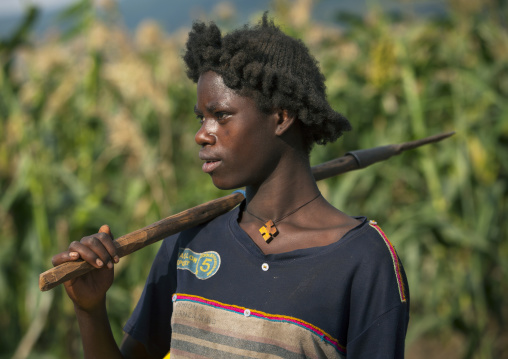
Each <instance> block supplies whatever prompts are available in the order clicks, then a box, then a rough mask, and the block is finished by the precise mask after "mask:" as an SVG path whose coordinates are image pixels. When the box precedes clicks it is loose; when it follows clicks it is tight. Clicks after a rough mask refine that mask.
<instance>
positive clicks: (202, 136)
mask: <svg viewBox="0 0 508 359" xmlns="http://www.w3.org/2000/svg"><path fill="white" fill-rule="evenodd" d="M194 140H195V141H196V143H197V144H198V145H200V146H206V145H213V144H215V136H214V135H213V134H212V133H211V131H210V128H209V126H208V123H207V121H206V120H203V123H202V124H201V127H200V128H199V130H198V132H196V136H194Z"/></svg>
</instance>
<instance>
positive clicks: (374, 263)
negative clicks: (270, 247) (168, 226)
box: [125, 208, 409, 359]
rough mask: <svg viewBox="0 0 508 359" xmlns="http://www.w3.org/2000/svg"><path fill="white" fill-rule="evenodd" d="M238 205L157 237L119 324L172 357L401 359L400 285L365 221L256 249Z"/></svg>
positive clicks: (404, 304)
mask: <svg viewBox="0 0 508 359" xmlns="http://www.w3.org/2000/svg"><path fill="white" fill-rule="evenodd" d="M238 215H239V209H238V208H237V209H235V210H233V211H231V212H229V213H227V214H225V215H223V216H220V217H218V218H216V219H214V220H212V221H210V222H209V223H207V224H205V225H201V226H198V227H195V228H192V229H190V230H187V231H184V232H182V233H180V234H178V235H175V236H172V237H169V238H167V239H165V240H164V242H163V244H162V246H161V248H160V250H159V253H158V255H157V257H156V259H155V261H154V263H153V265H152V269H151V272H150V275H149V278H148V280H147V282H146V285H145V289H144V291H143V294H142V296H141V299H140V301H139V303H138V305H137V306H136V309H135V310H134V312H133V314H132V316H131V318H130V319H129V321H128V322H127V324H126V326H125V331H126V332H127V333H128V334H129V335H131V336H132V337H133V338H134V339H136V340H138V341H140V342H142V343H143V344H144V345H145V346H146V348H147V350H148V351H149V352H150V353H152V354H155V355H158V356H160V357H161V358H162V357H164V356H165V355H166V354H167V353H168V352H169V351H170V350H171V359H176V358H346V357H348V358H369V359H370V358H402V357H403V356H404V339H405V334H406V329H407V324H408V320H409V313H408V311H409V291H408V286H407V281H406V278H405V274H404V269H403V267H402V264H401V262H400V260H399V258H398V256H397V253H396V252H395V249H394V247H393V245H392V244H391V243H390V241H389V240H388V238H387V237H386V235H385V234H384V233H383V231H382V230H381V229H380V228H379V226H378V225H377V224H376V223H375V222H373V221H368V220H366V219H365V218H359V219H360V220H361V224H360V225H358V226H357V227H356V228H354V229H352V230H351V231H350V232H348V233H347V234H346V235H345V236H344V237H342V238H341V239H340V240H338V241H337V242H335V243H332V244H330V245H327V246H323V247H314V248H307V249H299V250H295V251H292V252H288V253H281V254H270V255H265V254H263V253H262V252H261V251H260V249H259V248H258V247H257V246H256V245H255V244H254V242H253V241H252V240H251V239H250V238H249V236H248V235H247V234H246V233H245V232H244V231H243V230H242V229H241V228H240V226H239V225H238V222H237V218H238Z"/></svg>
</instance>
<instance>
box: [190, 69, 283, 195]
mask: <svg viewBox="0 0 508 359" xmlns="http://www.w3.org/2000/svg"><path fill="white" fill-rule="evenodd" d="M194 112H195V113H196V116H197V117H198V119H199V120H200V121H201V128H200V129H199V131H198V132H197V133H196V136H195V140H196V143H197V144H198V145H200V146H201V150H200V151H199V158H200V159H202V160H203V161H205V163H204V164H203V171H204V172H206V173H208V174H210V176H211V177H212V181H213V183H214V185H215V186H216V187H218V188H220V189H233V188H239V187H244V186H251V185H260V184H261V183H262V182H263V181H265V180H266V179H267V178H268V177H269V176H270V174H271V173H272V172H273V170H274V169H275V167H276V165H277V162H278V159H279V154H278V152H279V151H278V150H277V145H276V143H277V136H276V134H275V129H276V126H277V113H276V112H275V113H273V114H268V115H267V114H265V113H263V112H261V111H260V110H259V108H258V106H257V105H256V103H255V102H254V100H253V99H252V98H250V97H245V96H240V95H238V94H236V93H235V91H234V90H232V89H230V88H229V87H227V86H226V85H225V84H224V82H223V80H222V77H221V76H220V75H218V74H216V73H215V72H212V71H208V72H205V73H203V74H202V75H201V76H200V78H199V80H198V84H197V103H196V106H195V107H194Z"/></svg>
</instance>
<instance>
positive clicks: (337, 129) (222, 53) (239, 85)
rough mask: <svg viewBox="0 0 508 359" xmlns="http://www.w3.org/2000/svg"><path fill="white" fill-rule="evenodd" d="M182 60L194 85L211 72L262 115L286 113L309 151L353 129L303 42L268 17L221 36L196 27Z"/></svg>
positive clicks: (211, 28)
mask: <svg viewBox="0 0 508 359" xmlns="http://www.w3.org/2000/svg"><path fill="white" fill-rule="evenodd" d="M183 59H184V61H185V64H186V65H187V76H188V77H189V78H190V79H191V80H193V81H194V82H196V83H197V81H198V79H199V76H200V75H201V74H202V73H204V72H207V71H213V72H215V73H217V74H219V75H220V76H221V77H222V78H223V80H224V83H225V84H226V86H228V87H229V88H231V89H233V90H236V91H238V93H239V94H240V95H245V96H250V97H253V98H254V100H255V101H256V102H257V104H258V106H259V108H260V109H261V111H263V112H266V113H269V112H270V111H273V110H274V109H284V110H287V111H288V112H289V113H290V114H292V115H294V116H296V118H297V119H298V120H299V121H300V123H301V125H302V127H303V131H302V132H303V136H304V141H305V146H306V149H307V151H310V149H311V148H312V146H313V144H314V143H317V144H325V143H327V142H333V141H335V140H336V139H337V138H338V137H340V136H341V135H342V133H343V131H349V130H351V125H350V123H349V121H348V120H347V119H346V118H345V117H344V116H342V115H341V114H340V113H338V112H336V111H334V110H333V109H332V108H331V107H330V104H329V103H328V101H327V100H326V93H325V92H326V86H325V84H324V80H325V78H324V76H323V74H322V73H321V72H320V70H319V68H318V63H317V61H316V59H315V58H314V57H313V56H312V55H311V54H310V53H309V50H308V49H307V47H306V46H305V45H304V44H303V42H302V41H300V40H297V39H294V38H292V37H290V36H288V35H286V34H284V33H283V32H282V31H281V30H280V29H279V28H278V27H277V26H276V25H275V24H274V23H273V21H270V20H268V15H267V13H265V14H264V15H263V18H262V20H261V22H260V23H259V24H257V25H255V26H252V27H250V26H248V25H245V26H243V27H242V28H240V29H238V30H236V31H233V32H231V33H229V34H227V35H225V36H222V35H221V31H220V29H219V28H218V27H217V25H216V24H214V23H213V22H212V23H210V24H209V25H206V24H205V23H202V22H196V23H194V24H193V27H192V30H191V31H190V32H189V38H188V40H187V44H186V52H185V54H184V57H183Z"/></svg>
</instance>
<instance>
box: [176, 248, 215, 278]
mask: <svg viewBox="0 0 508 359" xmlns="http://www.w3.org/2000/svg"><path fill="white" fill-rule="evenodd" d="M219 267H220V256H219V253H217V252H214V251H210V252H203V253H196V252H194V251H192V250H190V249H189V248H180V250H179V251H178V261H177V262H176V268H178V269H184V270H188V271H190V272H191V273H193V274H194V275H195V276H196V277H197V278H198V279H208V278H210V277H212V276H213V275H214V274H215V273H217V271H218V270H219Z"/></svg>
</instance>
